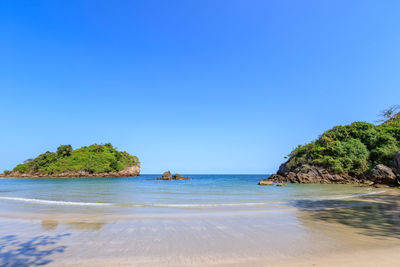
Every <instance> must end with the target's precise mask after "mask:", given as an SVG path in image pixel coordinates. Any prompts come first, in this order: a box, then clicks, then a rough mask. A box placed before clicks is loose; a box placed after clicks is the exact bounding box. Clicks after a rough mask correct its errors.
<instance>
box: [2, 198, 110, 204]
mask: <svg viewBox="0 0 400 267" xmlns="http://www.w3.org/2000/svg"><path fill="white" fill-rule="evenodd" d="M0 199H3V200H11V201H20V202H28V203H36V204H45V205H66V206H111V205H112V204H111V203H90V202H73V201H57V200H44V199H35V198H22V197H0Z"/></svg>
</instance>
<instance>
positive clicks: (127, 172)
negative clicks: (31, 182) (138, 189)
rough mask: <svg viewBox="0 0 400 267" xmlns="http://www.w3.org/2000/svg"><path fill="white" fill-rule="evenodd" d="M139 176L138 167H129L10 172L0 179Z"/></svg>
mask: <svg viewBox="0 0 400 267" xmlns="http://www.w3.org/2000/svg"><path fill="white" fill-rule="evenodd" d="M139 175H140V166H129V167H126V168H125V169H123V170H121V171H118V172H101V173H91V172H87V171H67V172H62V173H56V174H43V173H19V172H11V173H8V174H7V175H2V176H1V177H7V178H41V177H43V178H45V177H48V178H59V177H60V178H68V177H133V176H139Z"/></svg>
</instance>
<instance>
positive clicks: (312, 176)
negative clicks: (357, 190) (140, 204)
mask: <svg viewBox="0 0 400 267" xmlns="http://www.w3.org/2000/svg"><path fill="white" fill-rule="evenodd" d="M269 180H271V181H273V182H275V183H297V184H299V183H301V184H310V183H318V184H332V183H337V184H347V183H362V182H364V181H365V180H366V179H365V178H364V177H362V176H360V177H353V176H350V175H348V174H335V173H332V172H329V171H328V170H326V169H324V168H322V167H319V166H312V165H308V164H300V165H298V166H297V167H296V168H294V169H292V170H291V169H290V168H288V166H287V164H286V163H284V164H282V165H281V166H280V167H279V170H278V173H277V174H273V175H271V177H270V178H269Z"/></svg>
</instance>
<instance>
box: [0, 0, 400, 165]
mask: <svg viewBox="0 0 400 267" xmlns="http://www.w3.org/2000/svg"><path fill="white" fill-rule="evenodd" d="M399 14H400V2H399V1H367V0H362V1H339V0H334V1H319V0H316V1H304V0H302V1H251V0H246V1H233V0H232V1H223V0H219V1H215V0H210V1H207V0H201V1H186V0H185V1H172V0H171V1H151V0H150V1H148V0H147V1H99V0H96V1H82V0H79V1H75V0H69V1H44V0H43V1H16V0H13V1H1V3H0V32H1V34H0V90H1V91H0V92H1V95H0V99H1V104H0V114H1V116H0V125H1V130H0V146H1V152H0V170H4V169H10V168H12V167H13V166H14V165H16V164H18V163H20V162H22V161H23V160H25V159H27V158H31V157H34V156H36V155H37V154H39V153H42V152H44V151H46V150H50V151H54V150H55V149H56V148H57V146H58V145H60V144H72V146H73V147H75V148H77V147H80V146H83V145H88V144H92V143H104V142H111V143H113V144H114V145H115V146H117V147H118V148H119V149H121V150H126V151H128V152H130V153H131V154H135V155H137V156H138V157H139V158H140V160H141V162H142V172H143V173H160V172H162V171H165V170H168V169H171V170H173V171H177V172H182V173H272V172H275V171H276V169H277V168H278V167H279V164H280V163H281V162H282V161H283V160H284V156H285V155H287V154H288V153H290V151H291V150H292V149H293V148H294V147H296V146H297V145H298V144H304V143H306V142H309V141H311V140H313V139H315V138H316V137H317V136H318V134H320V133H322V132H323V131H324V130H326V129H328V128H330V127H332V126H334V125H338V124H346V123H349V122H352V121H356V120H358V121H369V122H373V121H375V120H376V119H377V116H376V114H377V113H378V112H379V111H380V110H382V109H384V108H386V107H388V106H390V105H392V104H400V75H399V74H400V49H399V48H400V16H399Z"/></svg>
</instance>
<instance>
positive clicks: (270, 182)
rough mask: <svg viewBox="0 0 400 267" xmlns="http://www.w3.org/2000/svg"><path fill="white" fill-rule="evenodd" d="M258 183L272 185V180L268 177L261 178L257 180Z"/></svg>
mask: <svg viewBox="0 0 400 267" xmlns="http://www.w3.org/2000/svg"><path fill="white" fill-rule="evenodd" d="M258 185H274V182H272V181H271V180H269V179H263V180H261V181H259V182H258Z"/></svg>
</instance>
